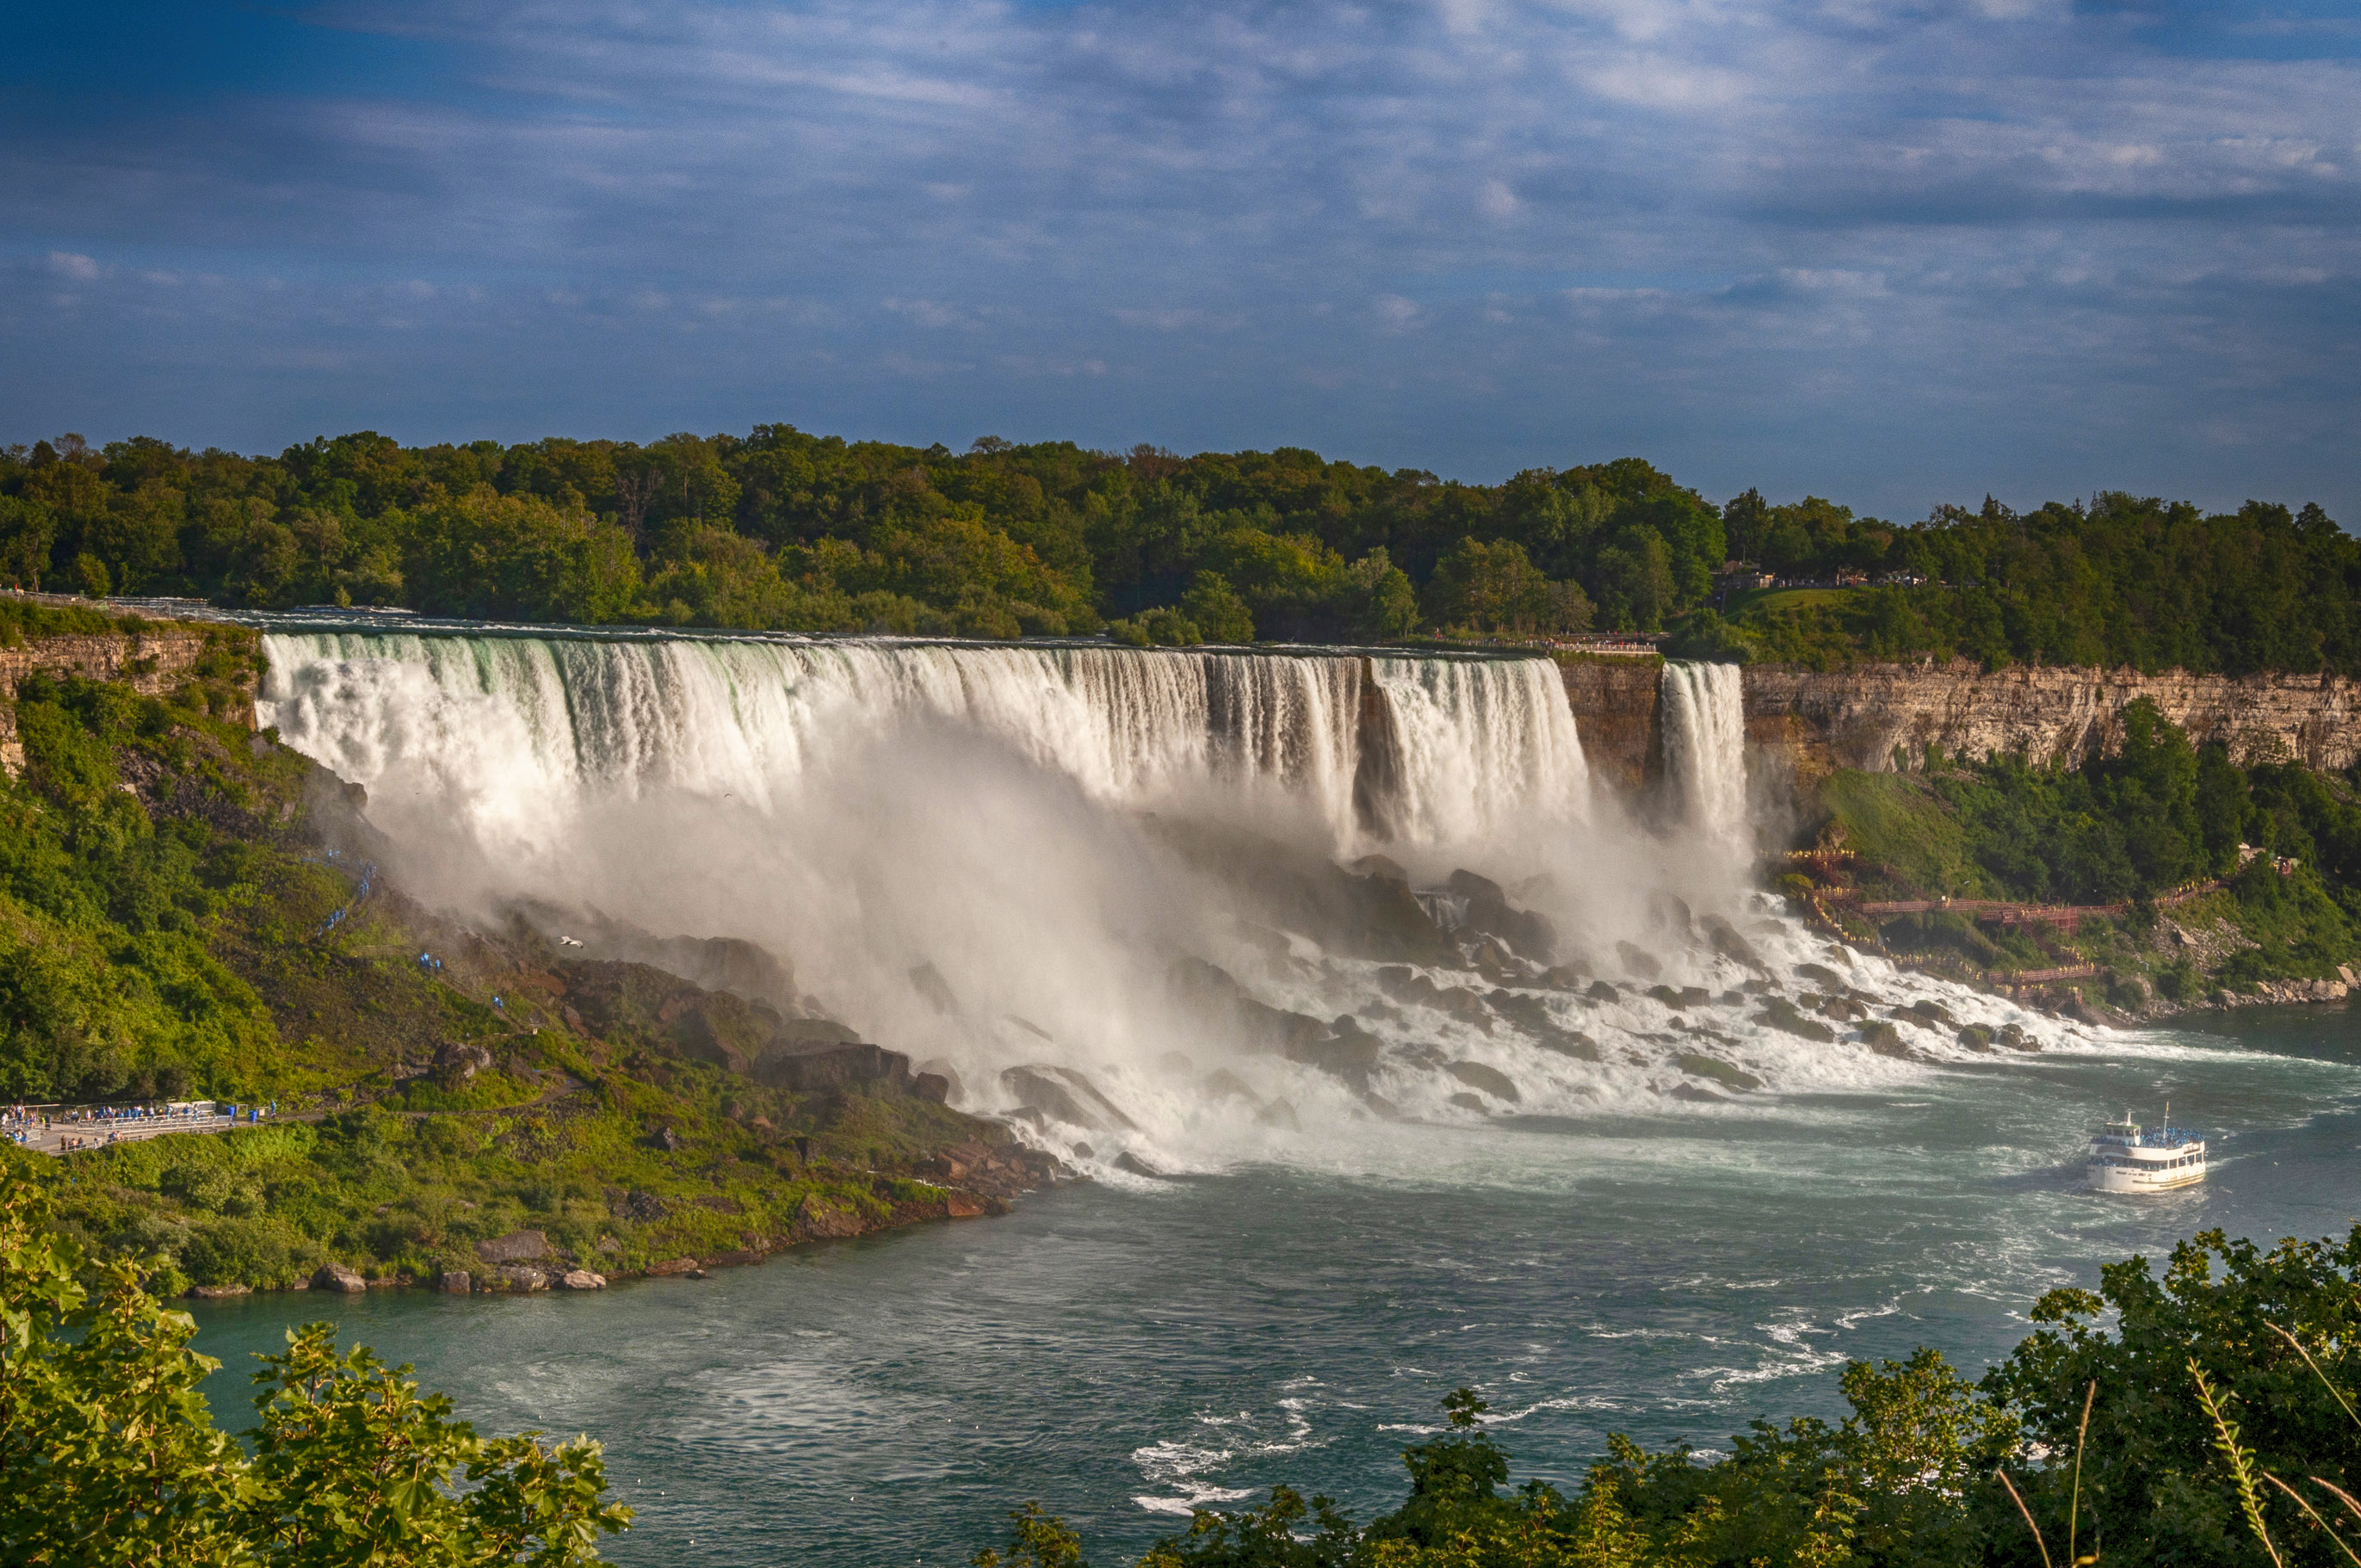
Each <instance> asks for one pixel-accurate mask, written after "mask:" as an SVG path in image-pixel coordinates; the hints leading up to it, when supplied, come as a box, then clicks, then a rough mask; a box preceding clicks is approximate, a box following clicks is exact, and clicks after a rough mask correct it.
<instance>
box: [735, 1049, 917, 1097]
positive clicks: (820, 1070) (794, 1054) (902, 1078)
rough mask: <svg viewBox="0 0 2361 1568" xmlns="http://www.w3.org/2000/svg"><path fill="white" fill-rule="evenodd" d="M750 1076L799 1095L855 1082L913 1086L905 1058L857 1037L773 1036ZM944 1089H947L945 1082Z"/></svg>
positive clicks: (846, 1085) (845, 1085)
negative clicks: (836, 1038)
mask: <svg viewBox="0 0 2361 1568" xmlns="http://www.w3.org/2000/svg"><path fill="white" fill-rule="evenodd" d="M753 1076H754V1079H755V1080H756V1081H757V1082H761V1083H767V1084H771V1085H772V1086H774V1087H775V1088H779V1089H785V1090H789V1091H794V1092H796V1093H799V1094H804V1093H809V1092H811V1091H815V1090H822V1089H842V1088H846V1087H848V1086H850V1085H851V1084H856V1083H887V1084H892V1085H895V1086H897V1087H899V1088H902V1089H909V1088H912V1087H913V1084H912V1080H911V1076H910V1058H908V1057H906V1056H904V1055H903V1054H902V1053H901V1052H900V1051H889V1050H887V1049H886V1048H885V1047H883V1046H873V1045H869V1044H867V1043H865V1042H862V1041H856V1040H837V1041H829V1040H810V1039H794V1038H783V1039H774V1040H773V1041H772V1042H771V1043H770V1044H769V1045H767V1046H765V1047H763V1054H762V1056H761V1057H760V1058H758V1059H757V1060H756V1061H755V1063H754V1072H753ZM944 1091H945V1092H946V1093H948V1092H949V1091H950V1086H949V1085H948V1084H946V1085H945V1086H944Z"/></svg>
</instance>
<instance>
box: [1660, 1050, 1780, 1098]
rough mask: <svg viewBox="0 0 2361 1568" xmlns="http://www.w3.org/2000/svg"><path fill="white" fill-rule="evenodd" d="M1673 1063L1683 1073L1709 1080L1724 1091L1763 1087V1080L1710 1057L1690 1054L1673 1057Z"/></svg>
mask: <svg viewBox="0 0 2361 1568" xmlns="http://www.w3.org/2000/svg"><path fill="white" fill-rule="evenodd" d="M1673 1062H1674V1065H1675V1066H1676V1067H1678V1068H1679V1069H1681V1070H1682V1071H1683V1072H1686V1073H1688V1074H1689V1075H1691V1076H1692V1077H1695V1078H1705V1079H1710V1080H1713V1081H1714V1082H1716V1083H1719V1084H1720V1085H1721V1086H1722V1087H1723V1088H1725V1089H1735V1090H1738V1091H1741V1092H1742V1091H1746V1090H1749V1089H1760V1088H1762V1087H1763V1080H1761V1079H1759V1078H1757V1077H1755V1076H1754V1075H1753V1074H1752V1073H1751V1072H1748V1071H1747V1070H1745V1069H1743V1068H1736V1067H1732V1066H1730V1063H1728V1062H1726V1061H1716V1060H1715V1059H1714V1058H1711V1057H1701V1056H1697V1055H1695V1054H1693V1053H1691V1054H1685V1055H1682V1056H1677V1057H1675V1058H1673Z"/></svg>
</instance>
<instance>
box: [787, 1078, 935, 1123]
mask: <svg viewBox="0 0 2361 1568" xmlns="http://www.w3.org/2000/svg"><path fill="white" fill-rule="evenodd" d="M910 1092H911V1093H913V1094H915V1095H917V1097H918V1098H919V1099H921V1100H931V1101H933V1102H935V1103H936V1104H938V1105H948V1104H950V1101H951V1080H950V1079H948V1078H945V1077H944V1076H943V1075H942V1074H941V1073H939V1072H922V1073H920V1074H918V1075H917V1077H916V1078H913V1079H912V1080H910ZM756 1119H757V1120H758V1121H759V1120H760V1119H761V1118H759V1117H758V1118H756Z"/></svg>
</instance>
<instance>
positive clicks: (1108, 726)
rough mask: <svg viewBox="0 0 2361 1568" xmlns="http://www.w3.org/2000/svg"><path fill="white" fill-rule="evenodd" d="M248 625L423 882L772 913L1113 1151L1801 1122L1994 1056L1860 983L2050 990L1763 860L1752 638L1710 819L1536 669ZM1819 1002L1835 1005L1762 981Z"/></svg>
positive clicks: (853, 976) (908, 1035) (815, 998)
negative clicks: (1893, 947) (1820, 1011)
mask: <svg viewBox="0 0 2361 1568" xmlns="http://www.w3.org/2000/svg"><path fill="white" fill-rule="evenodd" d="M265 648H266V651H267V652H268V655H269V663H270V673H269V678H268V681H267V683H266V685H265V689H264V691H263V694H262V697H261V700H260V702H259V703H258V717H259V718H260V719H261V721H262V722H264V723H266V724H274V725H276V726H277V727H278V729H279V730H280V734H281V736H282V737H283V738H284V739H285V740H287V741H288V743H289V744H291V745H292V746H294V747H295V748H296V749H297V750H299V751H303V752H304V753H306V754H307V755H309V756H311V757H313V759H314V760H316V761H318V762H321V763H322V764H324V766H326V767H327V768H329V769H330V770H331V771H333V772H335V773H337V774H338V775H340V776H342V777H343V778H345V779H347V780H349V781H352V782H355V783H357V784H362V785H363V786H365V788H366V789H367V791H368V807H367V815H368V819H369V821H370V822H371V824H372V825H373V826H374V827H376V828H378V829H379V830H380V831H382V832H383V833H385V834H386V835H387V837H388V839H390V842H391V844H392V845H393V850H392V852H391V860H390V864H391V866H392V868H393V870H394V871H395V872H396V873H397V874H398V875H400V876H401V878H402V879H403V881H404V882H405V883H406V884H407V885H408V886H409V887H411V888H412V890H413V891H415V892H417V893H419V894H421V895H422V896H425V897H427V898H429V899H430V900H433V901H436V902H442V903H445V904H448V905H452V906H454V907H456V908H459V909H462V910H467V911H470V912H473V913H475V914H477V915H478V916H482V917H485V918H492V919H498V918H503V917H506V916H511V915H512V914H514V913H515V912H516V911H518V910H520V909H521V908H527V907H539V908H555V909H561V910H566V909H572V910H581V911H586V912H591V913H595V914H596V915H598V916H605V917H609V918H611V919H613V920H617V921H621V922H627V923H629V924H630V925H631V926H632V927H639V928H642V929H643V930H645V931H649V932H653V933H656V934H658V935H672V934H675V933H677V934H683V935H688V936H694V937H720V938H738V939H741V940H744V941H748V942H752V943H753V944H755V945H757V946H759V947H761V948H765V949H767V950H769V951H770V952H773V953H774V954H776V955H778V956H779V957H780V958H781V959H783V960H785V962H786V963H788V964H790V965H792V966H793V970H794V971H795V974H796V983H797V984H798V986H799V987H800V989H801V991H802V993H803V995H804V996H805V998H807V1001H808V1002H809V1003H810V1006H811V1010H812V1011H815V1012H825V1013H826V1014H830V1015H832V1016H834V1017H836V1018H838V1019H840V1020H842V1021H844V1022H845V1023H846V1024H848V1025H851V1026H853V1027H854V1028H855V1029H857V1030H858V1031H859V1032H860V1033H861V1034H862V1036H864V1037H866V1038H871V1039H874V1040H877V1041H880V1042H881V1043H884V1044H885V1045H887V1046H889V1047H892V1048H895V1049H896V1050H901V1051H904V1052H906V1054H908V1055H909V1056H910V1057H911V1058H913V1059H914V1060H917V1061H918V1062H921V1063H929V1062H935V1061H939V1062H940V1063H941V1064H942V1065H944V1066H947V1067H949V1068H950V1069H951V1070H952V1072H953V1073H954V1074H955V1075H956V1077H957V1078H958V1080H959V1081H960V1082H961V1085H962V1086H963V1102H964V1103H965V1104H966V1106H967V1107H968V1108H970V1109H975V1110H981V1111H986V1112H991V1111H1002V1112H1021V1113H1023V1114H1024V1115H1025V1116H1027V1117H1028V1118H1029V1119H1030V1124H1031V1125H1032V1127H1033V1129H1034V1130H1033V1134H1032V1135H1034V1136H1036V1137H1038V1139H1039V1140H1040V1141H1041V1142H1043V1143H1044V1144H1045V1145H1047V1146H1050V1147H1053V1148H1055V1149H1057V1150H1059V1151H1060V1153H1063V1154H1066V1155H1069V1156H1074V1157H1078V1158H1079V1159H1081V1160H1082V1162H1083V1163H1087V1164H1093V1165H1096V1166H1099V1167H1101V1168H1104V1167H1105V1166H1106V1165H1107V1163H1108V1162H1110V1161H1112V1160H1113V1159H1114V1158H1115V1157H1116V1156H1117V1155H1118V1154H1119V1153H1121V1152H1124V1151H1126V1150H1128V1151H1131V1152H1135V1153H1137V1154H1138V1155H1140V1156H1141V1157H1144V1158H1145V1159H1147V1160H1148V1162H1149V1163H1150V1164H1152V1165H1154V1166H1156V1167H1159V1168H1213V1167H1218V1166H1221V1165H1223V1164H1225V1163H1229V1162H1234V1161H1237V1160H1253V1159H1279V1160H1282V1161H1300V1160H1312V1161H1316V1162H1319V1163H1323V1164H1331V1165H1334V1164H1336V1163H1340V1162H1342V1163H1346V1164H1349V1163H1352V1162H1353V1161H1354V1160H1355V1159H1356V1157H1357V1156H1356V1149H1360V1148H1365V1147H1367V1146H1369V1144H1370V1142H1371V1138H1370V1135H1371V1133H1372V1132H1374V1131H1376V1129H1377V1127H1378V1124H1380V1123H1382V1121H1383V1120H1385V1119H1386V1118H1388V1117H1394V1116H1410V1117H1415V1118H1418V1119H1422V1120H1430V1121H1441V1122H1450V1121H1466V1122H1476V1121H1480V1120H1483V1119H1485V1118H1488V1117H1491V1116H1496V1115H1501V1114H1509V1113H1526V1114H1532V1113H1539V1114H1549V1115H1563V1116H1588V1115H1598V1114H1601V1113H1617V1114H1630V1113H1641V1114H1663V1113H1681V1114H1718V1115H1748V1114H1776V1103H1777V1102H1776V1100H1775V1098H1773V1096H1775V1095H1776V1094H1777V1093H1778V1092H1780V1091H1829V1090H1843V1089H1853V1088H1861V1087H1867V1086H1872V1085H1876V1084H1881V1083H1890V1082H1894V1081H1897V1080H1905V1079H1907V1078H1910V1077H1912V1076H1914V1075H1916V1074H1918V1073H1921V1072H1923V1071H1925V1070H1926V1069H1927V1064H1928V1063H1931V1062H1938V1061H1941V1060H1944V1059H1948V1058H1952V1057H1957V1056H1960V1055H1963V1054H1964V1053H1965V1051H1966V1050H1967V1049H1968V1047H1965V1046H1963V1045H1961V1044H1960V1043H1958V1042H1957V1041H1956V1040H1955V1039H1954V1038H1953V1037H1952V1036H1951V1031H1949V1029H1939V1030H1938V1029H1936V1028H1934V1027H1933V1026H1932V1025H1924V1024H1922V1023H1916V1022H1905V1025H1903V1026H1904V1027H1905V1028H1906V1029H1908V1030H1909V1031H1910V1034H1909V1038H1908V1040H1907V1043H1906V1046H1905V1047H1901V1048H1897V1047H1895V1046H1894V1042H1893V1040H1892V1039H1891V1038H1890V1037H1889V1038H1886V1039H1884V1040H1883V1042H1882V1044H1883V1049H1884V1054H1880V1053H1879V1051H1877V1050H1873V1049H1872V1046H1871V1044H1870V1043H1868V1042H1866V1041H1853V1040H1849V1039H1845V1038H1841V1037H1839V1036H1843V1035H1846V1034H1848V1033H1850V1029H1849V1026H1848V1024H1849V1022H1850V1017H1851V1015H1854V1014H1860V1013H1861V1010H1862V1007H1863V1004H1864V1002H1870V1003H1878V1004H1891V1003H1906V1002H1911V1001H1918V1000H1927V1001H1935V1002H1938V1003H1941V1004H1942V1005H1943V1007H1945V1008H1946V1009H1948V1011H1949V1014H1950V1015H1951V1016H1952V1017H1953V1018H1954V1019H1955V1020H1956V1021H1957V1023H1959V1024H1971V1023H1977V1024H1984V1025H1990V1026H1993V1027H2000V1026H2003V1025H2007V1024H2011V1023H2015V1024H2018V1025H2022V1026H2025V1027H2032V1026H2034V1021H2033V1020H2031V1019H2030V1018H2028V1017H2027V1016H2026V1014H2022V1013H2021V1012H2019V1011H2018V1010H2016V1009H2015V1008H2014V1007H2012V1006H2010V1005H2009V1004H2008V1003H2004V1002H2000V1001H1998V1000H1996V999H1993V998H1988V997H1982V996H1976V995H1972V994H1971V993H1969V992H1963V991H1960V990H1959V989H1958V988H1955V987H1950V986H1948V985H1945V984H1943V983H1942V982H1939V981H1931V980H1928V979H1926V978H1925V977H1920V976H1913V975H1905V974H1902V973H1899V972H1897V971H1895V970H1893V969H1892V968H1891V967H1890V966H1887V965H1884V964H1883V963H1882V962H1880V961H1878V960H1874V959H1861V958H1857V957H1856V956H1855V955H1853V954H1851V953H1850V952H1849V951H1847V950H1846V949H1843V948H1837V947H1835V946H1833V945H1832V944H1829V943H1828V942H1826V941H1825V940H1823V939H1822V938H1817V937H1816V936H1814V935H1812V934H1811V933H1810V932H1809V931H1808V930H1806V928H1805V927H1803V926H1801V925H1800V924H1799V923H1797V922H1795V921H1794V920H1791V919H1788V918H1786V917H1785V916H1784V914H1783V913H1782V912H1781V910H1780V907H1779V905H1778V904H1777V902H1776V901H1775V900H1771V899H1767V898H1765V897H1763V895H1761V894H1755V893H1752V892H1751V891H1750V890H1749V889H1748V888H1747V887H1746V886H1745V883H1744V881H1743V878H1744V873H1745V861H1746V855H1745V852H1744V843H1745V784H1744V773H1743V762H1742V750H1741V740H1742V734H1741V729H1740V727H1739V723H1738V716H1737V707H1736V685H1735V678H1736V672H1735V671H1733V670H1725V669H1721V668H1719V667H1716V666H1684V665H1671V666H1668V667H1667V671H1666V675H1665V680H1666V688H1665V695H1666V698H1667V713H1666V736H1667V749H1668V761H1670V762H1674V764H1675V766H1674V769H1673V772H1674V773H1675V777H1676V778H1677V779H1678V780H1679V781H1680V787H1681V789H1682V790H1683V799H1684V800H1685V802H1686V803H1687V806H1686V809H1687V812H1688V817H1687V820H1686V825H1685V826H1683V827H1682V828H1678V829H1677V830H1675V831H1673V832H1670V833H1669V834H1665V835H1663V836H1658V835H1653V834H1651V833H1647V832H1643V831H1642V830H1641V829H1639V828H1635V827H1634V826H1632V825H1631V823H1630V822H1629V821H1628V820H1626V818H1625V817H1624V816H1623V813H1622V812H1621V810H1620V807H1619V806H1617V805H1616V803H1615V802H1613V801H1612V800H1611V799H1608V798H1605V797H1599V796H1594V794H1593V791H1592V789H1591V785H1590V781H1589V778H1588V774H1587V769H1586V767H1585V766H1584V763H1583V760H1582V751H1581V743H1580V740H1579V737H1578V736H1577V735H1576V730H1575V723H1574V719H1573V717H1572V715H1571V713H1570V712H1569V710H1568V708H1567V707H1566V703H1565V696H1564V690H1563V687H1562V685H1561V683H1560V681H1559V678H1558V675H1557V672H1556V668H1555V666H1554V664H1553V663H1550V662H1549V661H1547V660H1543V659H1509V660H1472V659H1434V658H1406V657H1396V656H1392V655H1389V654H1382V653H1373V654H1360V653H1340V654H1327V653H1313V652H1304V653H1265V652H1257V653H1244V652H1236V653H1232V652H1202V651H1198V652H1144V651H1131V650H1122V649H1110V648H1099V647H1089V646H1082V647H1075V646H1049V647H1037V646H1005V645H1001V646H965V645H959V646H950V645H935V644H914V643H900V642H893V641H796V640H788V639H752V638H749V639H726V638H713V639H696V638H663V639H633V640H628V641H622V640H619V641H601V640H597V639H590V638H572V639H563V638H543V637H532V636H464V635H450V636H445V635H401V634H396V635H385V634H381V633H378V632H374V631H372V632H357V631H355V632H323V633H310V634H303V635H287V634H274V635H271V636H269V637H268V638H266V640H265ZM1676 688H1677V695H1676ZM1799 965H1813V966H1821V967H1820V968H1818V969H1817V973H1819V974H1823V975H1826V976H1827V977H1828V979H1827V980H1825V981H1812V982H1810V983H1809V984H1808V985H1807V984H1806V982H1804V981H1799V980H1798V978H1797V966H1799ZM1839 970H1841V971H1842V977H1841V978H1839ZM1799 992H1802V993H1804V994H1803V995H1801V996H1800V997H1798V993H1799ZM1814 996H1817V997H1818V998H1819V999H1820V1000H1819V1002H1818V1003H1817V1004H1818V1005H1821V1006H1823V1007H1825V1008H1826V1009H1827V1010H1828V1013H1829V1014H1830V1015H1832V1016H1833V1017H1835V1018H1836V1019H1837V1020H1838V1021H1837V1022H1836V1023H1834V1024H1832V1025H1822V1024H1819V1023H1815V1022H1812V1021H1810V1020H1808V1019H1803V1018H1802V1017H1801V1015H1800V1014H1795V1012H1793V1011H1792V1008H1784V1009H1783V1008H1782V1007H1781V1006H1779V1005H1776V1004H1774V1003H1773V1002H1772V1001H1771V1000H1770V999H1772V998H1774V997H1798V999H1799V1000H1805V1001H1807V1002H1808V1001H1810V999H1811V998H1812V997H1814ZM1799 1020H1800V1021H1801V1022H1803V1023H1804V1025H1805V1027H1804V1028H1803V1029H1802V1030H1801V1031H1798V1030H1797V1029H1796V1028H1795V1024H1796V1023H1797V1022H1798V1021H1799ZM1818 1035H1825V1036H1828V1038H1818V1037H1815V1036H1818ZM1889 1035H1890V1031H1889ZM1749 1086H1757V1087H1749ZM1084 1146H1087V1147H1088V1149H1089V1150H1090V1153H1089V1154H1088V1155H1087V1156H1082V1155H1080V1154H1079V1151H1080V1150H1081V1149H1082V1147H1084Z"/></svg>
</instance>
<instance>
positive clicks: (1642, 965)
mask: <svg viewBox="0 0 2361 1568" xmlns="http://www.w3.org/2000/svg"><path fill="white" fill-rule="evenodd" d="M1615 956H1616V957H1617V958H1619V959H1622V960H1623V968H1624V970H1625V972H1627V973H1630V974H1636V975H1638V976H1639V977H1640V978H1641V979H1642V980H1654V979H1656V978H1657V977H1658V976H1659V975H1662V974H1663V973H1664V965H1663V964H1661V963H1658V962H1657V961H1656V959H1655V956H1654V955H1653V954H1652V953H1645V952H1642V951H1641V950H1640V949H1639V948H1635V947H1633V946H1632V945H1631V943H1629V942H1618V943H1616V944H1615Z"/></svg>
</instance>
